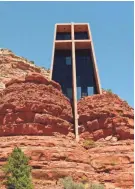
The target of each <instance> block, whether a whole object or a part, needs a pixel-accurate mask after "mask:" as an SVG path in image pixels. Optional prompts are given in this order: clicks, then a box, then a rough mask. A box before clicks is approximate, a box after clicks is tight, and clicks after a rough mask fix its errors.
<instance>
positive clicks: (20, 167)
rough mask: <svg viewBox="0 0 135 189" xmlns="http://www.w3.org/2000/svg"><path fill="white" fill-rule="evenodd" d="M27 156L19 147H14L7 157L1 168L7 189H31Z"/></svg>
mask: <svg viewBox="0 0 135 189" xmlns="http://www.w3.org/2000/svg"><path fill="white" fill-rule="evenodd" d="M28 162H29V158H28V157H26V156H25V155H24V153H23V152H22V150H21V149H20V148H17V147H16V148H14V150H13V152H12V153H11V155H10V156H9V157H8V161H7V163H6V165H4V167H3V170H4V172H5V182H4V184H5V185H6V188H7V189H33V184H32V181H31V167H30V166H29V165H28Z"/></svg>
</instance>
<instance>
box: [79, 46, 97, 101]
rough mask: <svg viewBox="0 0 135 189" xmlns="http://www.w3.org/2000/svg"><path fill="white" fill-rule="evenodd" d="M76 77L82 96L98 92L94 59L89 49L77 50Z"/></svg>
mask: <svg viewBox="0 0 135 189" xmlns="http://www.w3.org/2000/svg"><path fill="white" fill-rule="evenodd" d="M76 77H77V87H81V97H82V96H88V95H92V94H97V89H96V81H95V76H94V68H93V60H92V56H91V53H90V50H89V49H78V50H76ZM81 97H80V98H81Z"/></svg>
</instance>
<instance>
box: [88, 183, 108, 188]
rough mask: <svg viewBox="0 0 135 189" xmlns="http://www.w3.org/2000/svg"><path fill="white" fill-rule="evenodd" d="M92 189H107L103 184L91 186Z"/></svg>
mask: <svg viewBox="0 0 135 189" xmlns="http://www.w3.org/2000/svg"><path fill="white" fill-rule="evenodd" d="M90 189H105V187H104V185H103V184H94V183H93V184H91V186H90Z"/></svg>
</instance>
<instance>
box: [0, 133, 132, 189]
mask: <svg viewBox="0 0 135 189" xmlns="http://www.w3.org/2000/svg"><path fill="white" fill-rule="evenodd" d="M83 143H84V140H83V139H82V140H81V141H80V142H79V143H77V142H76V141H75V139H74V135H73V134H70V135H67V136H65V135H56V136H12V137H0V166H2V165H3V164H4V163H5V161H6V160H7V157H8V155H9V154H10V153H11V152H12V149H13V148H14V147H15V146H19V147H21V149H22V150H23V151H24V152H25V154H26V155H27V156H29V157H30V158H31V160H30V164H31V166H32V168H33V170H32V176H33V182H34V184H35V189H47V188H49V189H53V188H58V189H62V187H60V186H58V185H57V183H58V182H57V180H59V178H61V177H65V176H72V177H73V178H74V180H76V181H84V180H86V181H89V182H90V181H92V182H93V181H97V182H99V183H104V185H105V188H106V189H116V188H120V189H132V188H133V140H131V139H128V140H120V141H117V142H113V141H97V142H95V145H94V146H91V147H90V148H89V149H88V150H86V149H85V148H84V147H83ZM3 176H4V175H3V172H2V171H1V172H0V178H1V180H2V179H3ZM47 183H49V185H48V184H47Z"/></svg>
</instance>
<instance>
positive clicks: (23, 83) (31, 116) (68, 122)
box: [0, 73, 73, 136]
mask: <svg viewBox="0 0 135 189" xmlns="http://www.w3.org/2000/svg"><path fill="white" fill-rule="evenodd" d="M72 122H73V118H72V109H71V105H70V101H69V100H68V99H67V98H66V97H65V96H64V95H63V94H62V91H61V87H60V85H59V84H58V83H56V82H54V81H50V80H48V79H46V78H45V77H43V76H42V75H40V74H36V73H33V74H28V75H26V76H25V78H20V79H17V78H16V79H11V80H10V81H9V82H7V83H6V89H5V90H3V92H2V93H1V98H0V136H7V135H27V134H28V135H53V133H54V132H60V133H63V134H67V133H68V132H69V131H70V130H72V128H73V127H72Z"/></svg>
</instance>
